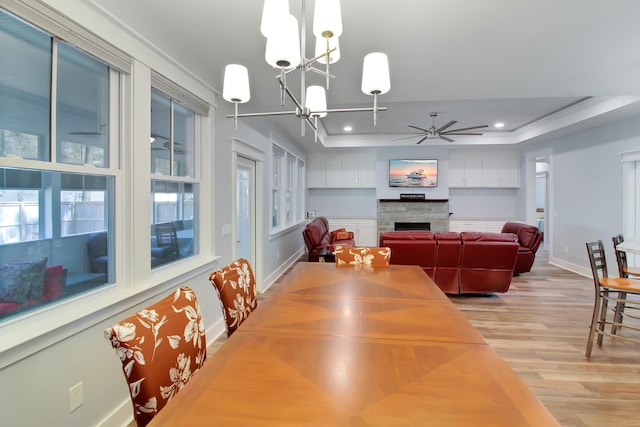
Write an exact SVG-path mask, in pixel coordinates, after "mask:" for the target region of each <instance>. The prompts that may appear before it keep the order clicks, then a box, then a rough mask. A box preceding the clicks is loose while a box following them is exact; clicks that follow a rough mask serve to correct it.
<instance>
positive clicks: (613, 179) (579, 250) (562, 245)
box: [526, 117, 640, 274]
mask: <svg viewBox="0 0 640 427" xmlns="http://www.w3.org/2000/svg"><path fill="white" fill-rule="evenodd" d="M638 147H640V121H639V120H638V118H637V117H634V118H631V119H626V120H621V121H619V122H615V123H612V124H609V125H607V126H602V127H599V128H597V129H592V130H589V131H585V132H581V133H577V134H574V135H570V136H566V137H562V138H558V139H553V140H550V141H546V142H541V143H536V144H532V145H531V146H530V147H527V149H526V151H527V152H535V151H538V150H541V149H548V150H549V151H550V152H551V155H550V159H549V185H550V187H549V197H550V209H549V212H548V215H547V216H546V217H547V221H548V222H547V224H546V225H549V226H550V228H551V230H550V231H551V233H552V241H551V242H550V243H551V246H550V261H552V262H554V263H556V264H558V265H561V266H565V267H567V268H570V269H574V270H576V271H581V272H583V273H588V274H591V273H590V270H589V262H588V259H587V252H586V247H585V243H586V242H587V241H593V240H597V239H601V240H602V241H603V243H604V245H605V248H606V250H607V254H606V255H607V261H608V263H609V264H612V263H613V264H612V265H611V268H612V267H613V265H615V254H614V253H613V246H612V242H611V237H613V236H614V235H616V234H618V233H621V232H622V164H621V163H620V158H621V156H620V155H621V153H623V152H625V151H630V150H637V149H638ZM545 232H546V230H545ZM611 268H610V272H611V274H615V271H616V269H615V268H612V269H611Z"/></svg>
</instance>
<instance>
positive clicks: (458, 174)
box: [449, 159, 464, 187]
mask: <svg viewBox="0 0 640 427" xmlns="http://www.w3.org/2000/svg"><path fill="white" fill-rule="evenodd" d="M449 187H464V160H463V159H449Z"/></svg>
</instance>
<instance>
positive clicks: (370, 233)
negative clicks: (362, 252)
mask: <svg viewBox="0 0 640 427" xmlns="http://www.w3.org/2000/svg"><path fill="white" fill-rule="evenodd" d="M378 243H379V242H378V239H377V238H376V228H375V226H373V225H371V226H367V225H361V226H359V227H358V236H357V238H356V244H357V245H358V246H378Z"/></svg>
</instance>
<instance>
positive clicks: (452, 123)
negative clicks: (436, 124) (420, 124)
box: [438, 120, 458, 133]
mask: <svg viewBox="0 0 640 427" xmlns="http://www.w3.org/2000/svg"><path fill="white" fill-rule="evenodd" d="M456 123H458V121H457V120H451V121H450V122H449V123H447V124H446V125H444V126H442V127H441V128H439V129H438V133H440V132H442V131H443V130H445V129H447V128H448V127H449V126H453V125H455V124H456Z"/></svg>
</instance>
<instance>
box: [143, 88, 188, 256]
mask: <svg viewBox="0 0 640 427" xmlns="http://www.w3.org/2000/svg"><path fill="white" fill-rule="evenodd" d="M197 117H198V115H197V114H196V112H195V111H194V110H193V109H191V108H190V107H188V106H186V105H183V104H181V103H180V102H178V101H176V100H175V99H173V98H172V97H170V96H168V95H166V94H165V93H163V92H160V91H159V90H156V89H152V91H151V173H152V174H155V175H161V176H162V177H161V179H160V178H156V177H154V178H153V179H152V180H151V193H152V194H151V204H152V206H151V216H152V218H151V267H152V268H155V267H158V266H161V265H164V264H167V263H170V262H173V261H176V260H178V259H180V258H184V257H186V256H190V255H193V254H194V253H195V252H194V249H195V245H194V236H195V235H196V233H195V231H196V230H195V227H194V224H195V223H196V221H195V219H196V218H195V212H196V209H195V203H196V201H197V198H198V192H197V189H198V182H197V181H196V180H195V178H196V171H195V141H196V129H197V126H196V124H197Z"/></svg>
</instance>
